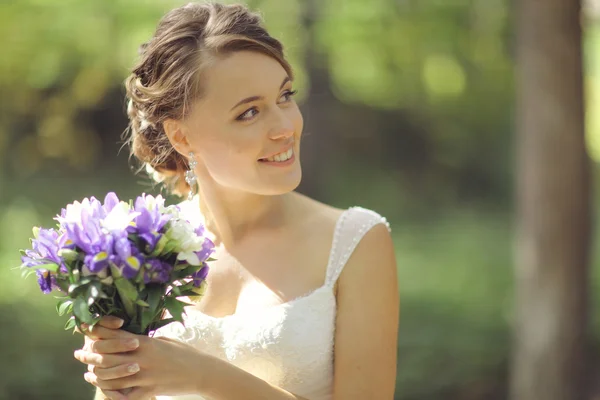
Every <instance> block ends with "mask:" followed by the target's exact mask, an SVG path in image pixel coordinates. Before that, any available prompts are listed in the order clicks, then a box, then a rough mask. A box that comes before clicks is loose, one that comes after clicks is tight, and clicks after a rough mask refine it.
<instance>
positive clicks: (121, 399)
mask: <svg viewBox="0 0 600 400" xmlns="http://www.w3.org/2000/svg"><path fill="white" fill-rule="evenodd" d="M102 394H103V395H104V397H106V398H107V399H109V400H127V396H125V395H124V394H122V393H121V392H118V391H116V390H102Z"/></svg>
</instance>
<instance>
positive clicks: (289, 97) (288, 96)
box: [281, 90, 298, 103]
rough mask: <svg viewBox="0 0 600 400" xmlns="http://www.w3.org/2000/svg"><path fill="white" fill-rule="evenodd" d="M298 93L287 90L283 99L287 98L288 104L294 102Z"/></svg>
mask: <svg viewBox="0 0 600 400" xmlns="http://www.w3.org/2000/svg"><path fill="white" fill-rule="evenodd" d="M297 93H298V91H297V90H286V91H285V92H284V93H283V94H282V95H281V97H282V98H285V100H284V101H285V102H286V103H287V102H288V101H291V100H292V97H293V96H295V95H296V94H297Z"/></svg>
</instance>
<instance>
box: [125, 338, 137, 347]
mask: <svg viewBox="0 0 600 400" xmlns="http://www.w3.org/2000/svg"><path fill="white" fill-rule="evenodd" d="M139 346H140V341H139V340H137V339H129V340H128V341H127V347H129V348H130V349H137V348H138V347H139Z"/></svg>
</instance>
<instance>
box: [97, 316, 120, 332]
mask: <svg viewBox="0 0 600 400" xmlns="http://www.w3.org/2000/svg"><path fill="white" fill-rule="evenodd" d="M123 322H124V321H123V320H122V319H121V318H117V317H114V316H112V315H107V316H104V317H102V318H101V319H100V321H98V325H100V326H103V327H105V328H108V329H119V328H120V327H122V326H123Z"/></svg>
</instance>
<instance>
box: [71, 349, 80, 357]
mask: <svg viewBox="0 0 600 400" xmlns="http://www.w3.org/2000/svg"><path fill="white" fill-rule="evenodd" d="M80 354H81V350H75V351H74V352H73V356H74V357H75V358H78V357H79V355H80Z"/></svg>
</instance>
